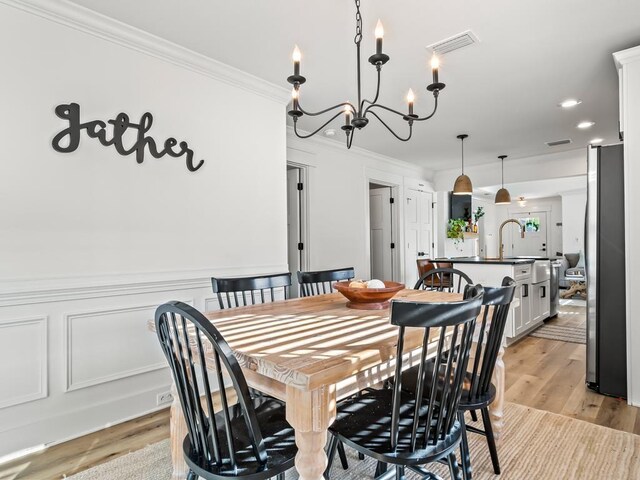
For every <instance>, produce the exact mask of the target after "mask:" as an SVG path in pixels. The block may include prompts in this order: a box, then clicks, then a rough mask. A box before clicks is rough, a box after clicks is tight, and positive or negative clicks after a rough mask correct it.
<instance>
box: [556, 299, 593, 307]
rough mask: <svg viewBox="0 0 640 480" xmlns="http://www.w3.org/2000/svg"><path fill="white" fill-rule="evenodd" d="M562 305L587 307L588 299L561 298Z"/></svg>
mask: <svg viewBox="0 0 640 480" xmlns="http://www.w3.org/2000/svg"><path fill="white" fill-rule="evenodd" d="M560 305H561V306H563V307H586V306H587V301H586V300H582V299H581V298H561V299H560Z"/></svg>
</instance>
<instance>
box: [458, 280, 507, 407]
mask: <svg viewBox="0 0 640 480" xmlns="http://www.w3.org/2000/svg"><path fill="white" fill-rule="evenodd" d="M515 289H516V282H515V281H514V280H513V279H512V278H510V277H504V279H503V280H502V286H501V287H485V288H484V297H483V300H482V305H483V306H484V308H483V309H482V314H481V318H480V319H479V320H478V325H477V326H476V329H477V330H478V339H477V341H476V342H475V350H474V359H473V368H472V370H471V372H470V373H471V387H470V388H469V400H470V401H471V400H473V398H475V397H478V396H481V395H484V394H486V393H487V392H488V391H489V387H490V386H491V378H492V377H493V370H494V368H495V365H496V359H497V357H498V352H499V350H500V345H501V344H502V336H503V334H504V329H505V326H506V324H507V317H508V315H509V308H510V306H511V302H512V300H513V297H514V295H515Z"/></svg>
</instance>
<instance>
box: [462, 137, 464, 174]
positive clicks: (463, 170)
mask: <svg viewBox="0 0 640 480" xmlns="http://www.w3.org/2000/svg"><path fill="white" fill-rule="evenodd" d="M461 144H462V175H464V138H462V139H461Z"/></svg>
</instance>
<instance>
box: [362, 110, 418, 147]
mask: <svg viewBox="0 0 640 480" xmlns="http://www.w3.org/2000/svg"><path fill="white" fill-rule="evenodd" d="M371 115H373V116H374V117H376V118H377V119H378V120H379V121H380V123H381V124H382V125H384V126H385V127H386V128H387V130H389V131H390V132H391V134H392V135H393V136H394V137H396V138H397V139H398V140H400V141H401V142H407V141H409V140H410V139H411V135H412V134H413V125H411V123H410V124H409V136H408V137H407V138H402V137H400V136H399V135H398V134H397V133H396V132H394V131H393V130H392V129H391V127H390V126H389V125H387V124H386V123H385V122H384V120H382V119H381V118H380V117H379V116H378V115H377V114H376V112H374V111H372V112H371Z"/></svg>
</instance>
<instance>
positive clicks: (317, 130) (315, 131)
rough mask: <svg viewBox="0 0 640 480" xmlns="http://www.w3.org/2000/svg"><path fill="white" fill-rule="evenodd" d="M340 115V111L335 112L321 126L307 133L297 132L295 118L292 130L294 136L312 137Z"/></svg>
mask: <svg viewBox="0 0 640 480" xmlns="http://www.w3.org/2000/svg"><path fill="white" fill-rule="evenodd" d="M340 115H342V112H338V113H336V114H335V115H334V116H333V117H331V118H330V119H329V120H327V121H326V122H325V123H324V124H323V125H322V126H320V127H318V128H317V129H316V130H314V131H313V132H311V133H310V134H308V135H300V134H299V133H298V128H297V125H298V122H297V121H296V120H294V121H293V132H294V133H295V134H296V136H297V137H298V138H309V137H313V136H314V135H315V134H316V133H318V132H319V131H320V130H322V129H323V128H324V127H326V126H327V125H329V124H330V123H331V122H333V121H334V120H335V119H336V118H338V117H339V116H340Z"/></svg>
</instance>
